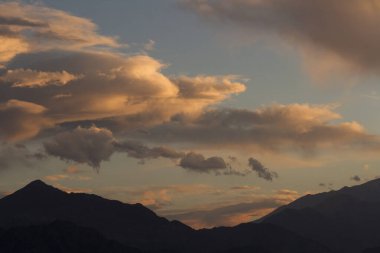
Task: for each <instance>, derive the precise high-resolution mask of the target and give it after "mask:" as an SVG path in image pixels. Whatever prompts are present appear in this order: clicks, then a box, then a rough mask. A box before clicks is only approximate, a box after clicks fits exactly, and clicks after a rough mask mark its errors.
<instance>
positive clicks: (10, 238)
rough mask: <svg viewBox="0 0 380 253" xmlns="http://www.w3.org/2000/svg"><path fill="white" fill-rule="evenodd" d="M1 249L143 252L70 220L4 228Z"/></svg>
mask: <svg viewBox="0 0 380 253" xmlns="http://www.w3.org/2000/svg"><path fill="white" fill-rule="evenodd" d="M0 252H1V253H52V252H54V253H85V252H91V253H142V251H140V250H138V249H135V248H131V247H127V246H124V245H122V244H121V243H118V242H115V241H112V240H108V239H106V238H105V237H104V236H103V235H101V234H100V233H98V232H97V231H96V230H94V229H89V228H82V227H79V226H76V225H74V224H72V223H68V222H60V221H55V222H53V223H50V224H45V225H30V226H24V227H14V228H9V229H7V230H3V231H0Z"/></svg>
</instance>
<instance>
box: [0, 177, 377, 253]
mask: <svg viewBox="0 0 380 253" xmlns="http://www.w3.org/2000/svg"><path fill="white" fill-rule="evenodd" d="M379 194H380V181H371V182H368V183H366V184H364V185H361V186H356V187H351V188H343V189H341V190H339V191H332V192H328V193H321V194H317V195H308V196H305V197H303V198H300V199H298V200H296V201H294V202H293V203H290V204H289V205H287V206H284V207H282V208H279V209H278V210H276V211H275V212H273V213H272V214H270V215H268V216H267V217H264V218H263V219H262V220H260V222H252V223H246V224H241V225H238V226H235V227H220V228H214V229H202V230H194V229H192V228H190V227H188V226H186V225H184V224H182V223H181V222H178V221H169V220H167V219H165V218H162V217H159V216H157V215H156V214H155V213H154V212H152V211H151V210H149V209H148V208H146V207H144V206H143V205H141V204H125V203H122V202H120V201H115V200H108V199H104V198H102V197H99V196H96V195H92V194H84V193H66V192H63V191H61V190H59V189H56V188H54V187H52V186H49V185H47V184H45V183H44V182H42V181H40V180H37V181H33V182H32V183H30V184H28V185H27V186H25V187H24V188H22V189H20V190H18V191H16V192H15V193H13V194H11V195H8V196H6V197H4V198H2V199H0V228H2V229H0V252H2V253H8V252H9V253H10V252H33V253H44V252H62V253H66V252H67V253H76V252H78V253H79V252H108V253H119V252H145V253H153V252H156V253H159V252H171V253H182V252H183V253H187V252H201V253H202V252H205V253H206V252H207V253H208V252H210V253H229V252H231V253H232V252H233V253H235V252H236V253H239V252H244V253H245V252H254V253H341V252H342V253H343V252H344V253H346V252H347V253H351V252H352V253H362V252H366V253H367V252H368V253H370V252H375V251H376V248H377V247H380V230H378V229H377V228H378V227H380V226H379V225H380V216H379V213H380V198H378V197H377V196H380V195H379ZM105 248H106V249H107V250H106V251H102V250H103V249H105ZM364 250H367V251H364ZM379 252H380V251H379Z"/></svg>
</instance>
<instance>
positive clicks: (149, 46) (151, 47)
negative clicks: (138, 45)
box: [144, 40, 156, 51]
mask: <svg viewBox="0 0 380 253" xmlns="http://www.w3.org/2000/svg"><path fill="white" fill-rule="evenodd" d="M155 46H156V42H155V41H154V40H149V41H148V42H147V43H145V44H144V49H145V50H146V51H153V50H154V49H155Z"/></svg>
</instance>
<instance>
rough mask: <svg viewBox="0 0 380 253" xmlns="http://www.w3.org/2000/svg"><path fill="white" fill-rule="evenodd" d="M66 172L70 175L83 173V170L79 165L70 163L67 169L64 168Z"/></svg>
mask: <svg viewBox="0 0 380 253" xmlns="http://www.w3.org/2000/svg"><path fill="white" fill-rule="evenodd" d="M63 172H64V173H66V174H69V175H75V174H81V173H83V171H82V170H80V169H79V168H78V167H77V166H75V165H70V166H68V167H67V168H66V169H64V170H63Z"/></svg>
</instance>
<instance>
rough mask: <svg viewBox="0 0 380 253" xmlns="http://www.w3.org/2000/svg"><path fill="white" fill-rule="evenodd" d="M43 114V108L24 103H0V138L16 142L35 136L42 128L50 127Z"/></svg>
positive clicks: (15, 100)
mask: <svg viewBox="0 0 380 253" xmlns="http://www.w3.org/2000/svg"><path fill="white" fill-rule="evenodd" d="M45 113H46V108H45V107H43V106H41V105H38V104H34V103H30V102H26V101H21V100H17V99H10V100H8V101H7V102H5V103H1V102H0V122H1V124H0V138H3V139H6V140H11V141H17V140H22V139H26V138H30V137H32V136H35V135H37V134H38V133H39V132H40V130H41V129H42V128H46V127H50V126H52V122H51V121H50V120H49V119H47V118H45V117H44V115H45Z"/></svg>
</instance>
